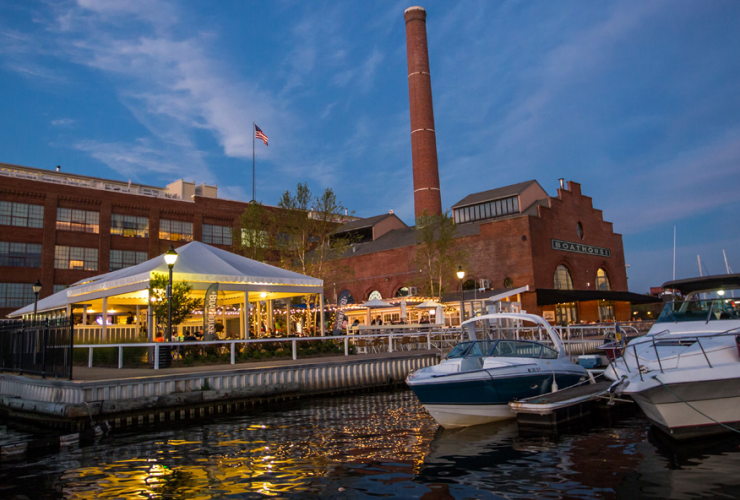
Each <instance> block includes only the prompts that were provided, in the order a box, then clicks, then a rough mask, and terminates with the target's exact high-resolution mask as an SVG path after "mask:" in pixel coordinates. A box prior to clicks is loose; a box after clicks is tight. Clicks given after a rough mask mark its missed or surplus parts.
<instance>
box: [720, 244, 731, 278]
mask: <svg viewBox="0 0 740 500" xmlns="http://www.w3.org/2000/svg"><path fill="white" fill-rule="evenodd" d="M722 255H723V256H724V257H725V270H726V271H727V274H732V269H730V265H729V264H728V263H727V254H726V253H725V249H724V248H723V249H722Z"/></svg>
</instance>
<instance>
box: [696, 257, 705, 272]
mask: <svg viewBox="0 0 740 500" xmlns="http://www.w3.org/2000/svg"><path fill="white" fill-rule="evenodd" d="M696 260H697V262H699V276H700V277H701V276H704V275H703V274H702V273H701V257H700V256H699V255H697V256H696Z"/></svg>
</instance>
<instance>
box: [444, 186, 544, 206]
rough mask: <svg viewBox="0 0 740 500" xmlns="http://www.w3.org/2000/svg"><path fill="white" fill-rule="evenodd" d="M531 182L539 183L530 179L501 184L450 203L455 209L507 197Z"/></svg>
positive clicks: (518, 192)
mask: <svg viewBox="0 0 740 500" xmlns="http://www.w3.org/2000/svg"><path fill="white" fill-rule="evenodd" d="M532 184H537V185H539V183H538V182H537V181H536V180H531V181H525V182H520V183H518V184H512V185H510V186H503V187H500V188H496V189H491V190H489V191H481V192H480V193H473V194H469V195H468V196H466V197H465V198H463V199H462V200H460V201H458V202H457V203H455V204H454V205H452V208H453V209H455V208H460V207H466V206H469V205H477V204H478V203H484V202H487V201H493V200H498V199H501V198H507V197H509V196H515V195H518V194H520V193H521V192H522V191H524V190H525V189H527V188H528V187H529V186H531V185H532Z"/></svg>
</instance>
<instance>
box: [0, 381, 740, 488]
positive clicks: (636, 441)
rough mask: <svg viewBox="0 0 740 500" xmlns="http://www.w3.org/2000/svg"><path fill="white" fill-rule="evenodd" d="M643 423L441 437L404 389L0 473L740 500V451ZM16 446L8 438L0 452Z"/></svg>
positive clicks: (299, 406) (120, 442)
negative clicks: (687, 441) (673, 438)
mask: <svg viewBox="0 0 740 500" xmlns="http://www.w3.org/2000/svg"><path fill="white" fill-rule="evenodd" d="M661 436H662V435H660V434H654V433H652V432H651V431H649V425H648V423H647V421H646V420H644V419H643V418H642V417H634V418H630V419H627V420H624V421H622V422H620V423H619V424H618V425H617V426H616V427H604V428H598V427H597V428H592V429H591V430H589V431H587V432H583V433H579V434H572V435H566V436H561V437H559V438H555V439H552V438H542V437H521V436H520V435H519V432H518V429H517V425H516V423H515V422H508V423H504V424H496V425H486V426H477V427H470V428H467V429H461V430H456V431H444V430H442V429H440V428H438V426H437V425H436V423H435V422H434V421H433V420H432V418H431V417H430V416H429V415H428V414H427V413H426V412H425V410H424V409H423V408H422V407H421V406H420V405H419V404H418V402H417V401H416V398H415V397H414V395H413V394H412V393H411V392H409V391H400V392H393V393H380V394H377V393H376V394H369V395H360V396H352V397H343V398H326V399H314V400H307V401H301V402H297V403H293V404H290V405H281V406H275V407H271V408H269V409H267V410H259V411H254V412H253V413H251V414H250V415H242V416H230V417H222V418H219V419H215V420H211V421H204V422H202V423H200V424H194V423H192V422H191V423H189V424H187V426H184V425H183V424H180V425H178V426H176V427H173V428H171V429H164V428H162V427H159V428H151V429H146V428H144V429H142V428H138V429H136V430H133V431H125V432H116V433H114V434H111V435H109V436H105V437H103V438H102V439H100V440H99V442H97V443H96V444H95V445H93V446H89V447H86V448H82V449H75V450H71V451H66V452H62V453H59V454H54V455H48V456H45V457H42V458H39V459H33V460H27V461H23V462H16V463H3V464H2V465H0V498H2V499H6V498H7V499H14V498H17V499H25V498H29V499H33V500H36V499H51V498H65V499H93V498H95V499H118V498H126V499H128V498H134V499H136V498H141V499H143V498H157V499H160V498H161V499H226V498H228V499H242V498H263V497H266V496H269V497H274V498H365V497H367V498H375V497H387V498H422V499H424V500H432V499H438V500H442V499H452V498H454V499H464V498H625V499H626V498H629V499H633V498H686V499H689V498H712V497H716V498H740V474H739V473H738V471H740V451H739V450H740V447H739V445H740V440H738V439H734V438H727V437H724V438H722V439H720V440H718V441H715V442H703V443H702V444H701V447H700V448H698V447H697V446H698V445H692V446H684V447H681V448H676V447H675V446H671V442H670V441H668V442H666V443H664V442H663V441H661V440H660V439H659V438H660V437H661ZM18 438H22V436H21V435H20V434H19V433H18V431H15V430H13V428H12V426H10V427H9V428H8V429H6V431H5V435H4V436H2V437H0V441H3V442H12V441H13V440H14V439H18Z"/></svg>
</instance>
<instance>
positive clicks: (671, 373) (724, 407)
mask: <svg viewBox="0 0 740 500" xmlns="http://www.w3.org/2000/svg"><path fill="white" fill-rule="evenodd" d="M663 288H664V289H665V290H674V291H676V292H679V293H680V294H681V295H683V296H684V297H685V300H676V301H673V302H670V303H667V304H666V305H665V307H664V309H663V312H662V313H661V315H660V317H659V318H658V320H657V321H656V323H655V324H654V325H653V327H652V328H651V329H650V331H649V332H648V333H647V335H645V336H644V337H640V338H637V339H634V340H632V341H631V342H629V344H627V345H626V347H625V348H624V353H623V355H622V357H621V358H619V359H616V360H614V361H612V362H611V363H610V365H609V367H608V368H607V369H606V370H605V371H604V375H605V376H606V377H608V378H611V379H612V380H615V381H620V383H619V385H618V386H615V389H616V391H617V393H618V394H619V393H621V394H623V395H627V396H631V397H632V399H634V400H635V402H636V403H637V404H638V405H639V406H640V408H641V409H642V411H643V412H644V413H645V415H647V417H648V418H649V419H650V421H651V422H652V423H653V424H655V425H656V426H657V427H659V428H660V429H662V430H663V431H665V432H666V433H668V434H670V435H671V436H673V437H674V438H675V439H687V438H692V437H698V436H704V435H710V434H716V433H721V432H727V431H731V430H732V429H740V356H739V355H738V342H739V341H740V337H737V335H738V334H740V310H739V308H738V306H740V298H738V299H735V298H734V296H732V295H733V294H734V293H736V292H734V290H735V289H738V288H740V274H728V275H721V276H705V277H700V278H693V279H686V280H678V281H669V282H667V283H664V284H663ZM738 297H740V294H738Z"/></svg>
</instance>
